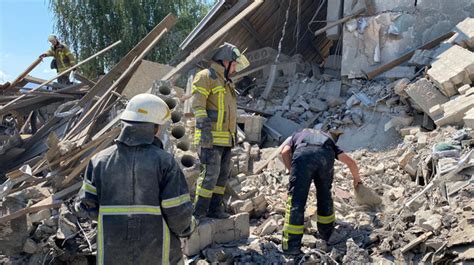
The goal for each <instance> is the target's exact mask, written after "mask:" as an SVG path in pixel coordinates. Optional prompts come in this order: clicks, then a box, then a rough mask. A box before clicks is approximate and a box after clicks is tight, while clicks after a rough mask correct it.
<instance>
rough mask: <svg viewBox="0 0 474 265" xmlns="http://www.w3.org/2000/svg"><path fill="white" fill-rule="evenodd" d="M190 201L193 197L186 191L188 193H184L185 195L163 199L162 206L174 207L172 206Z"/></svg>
mask: <svg viewBox="0 0 474 265" xmlns="http://www.w3.org/2000/svg"><path fill="white" fill-rule="evenodd" d="M189 201H191V199H190V197H189V193H186V194H183V195H181V196H178V197H174V198H170V199H166V200H163V201H162V202H161V207H163V208H172V207H176V206H180V205H183V204H185V203H187V202H189Z"/></svg>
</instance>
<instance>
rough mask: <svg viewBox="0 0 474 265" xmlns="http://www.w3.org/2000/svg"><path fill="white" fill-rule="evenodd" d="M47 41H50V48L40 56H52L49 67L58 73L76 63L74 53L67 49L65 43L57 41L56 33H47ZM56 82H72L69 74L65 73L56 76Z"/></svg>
mask: <svg viewBox="0 0 474 265" xmlns="http://www.w3.org/2000/svg"><path fill="white" fill-rule="evenodd" d="M48 41H49V42H50V43H51V48H50V49H49V50H48V51H47V52H45V53H43V54H41V55H40V58H45V57H50V56H53V57H54V59H53V61H51V69H56V71H57V72H58V74H59V73H62V72H64V71H66V70H67V69H69V68H70V67H72V66H74V65H75V64H76V59H75V58H74V55H73V54H72V53H71V51H70V50H69V47H68V46H67V45H66V44H63V43H61V42H59V40H58V38H57V37H56V35H49V36H48ZM58 83H60V84H65V85H70V84H72V82H71V81H70V80H69V74H65V75H63V76H60V77H59V78H58Z"/></svg>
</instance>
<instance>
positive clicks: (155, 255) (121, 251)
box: [75, 94, 196, 264]
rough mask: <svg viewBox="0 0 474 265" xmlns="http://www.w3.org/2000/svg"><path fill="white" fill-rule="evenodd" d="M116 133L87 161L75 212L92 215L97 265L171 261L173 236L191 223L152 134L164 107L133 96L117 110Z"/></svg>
mask: <svg viewBox="0 0 474 265" xmlns="http://www.w3.org/2000/svg"><path fill="white" fill-rule="evenodd" d="M120 118H121V120H122V125H123V127H122V131H121V133H120V135H119V136H118V138H117V139H116V142H115V144H114V145H112V146H111V147H109V148H107V149H105V150H103V151H101V152H99V153H98V154H97V155H95V156H94V157H93V158H92V160H91V162H90V163H89V165H88V167H87V169H86V172H85V178H84V183H83V186H82V189H81V191H80V193H79V201H78V203H76V207H75V208H76V210H77V211H78V212H79V213H87V215H88V216H89V217H95V218H98V229H97V245H98V251H97V264H177V263H179V262H182V261H183V260H182V257H183V254H182V252H181V243H180V240H179V238H178V237H184V236H189V235H190V234H191V233H192V232H193V230H194V227H195V225H196V223H195V219H194V217H193V216H192V213H193V205H192V202H191V199H190V196H189V192H188V187H187V184H186V181H185V178H184V175H183V173H182V172H181V170H180V168H179V166H178V165H177V163H176V162H175V160H174V158H173V156H171V155H170V154H168V153H166V152H165V151H164V150H163V144H162V143H161V141H160V140H159V139H158V138H156V137H155V135H156V134H157V132H158V130H159V125H161V124H164V123H165V122H166V121H167V120H169V118H170V110H169V108H168V106H167V105H166V103H165V102H164V101H163V100H161V99H160V98H159V97H157V96H155V95H151V94H139V95H137V96H135V97H133V98H132V99H131V100H130V102H129V103H128V104H127V107H126V109H125V111H124V112H123V113H122V114H121V117H120Z"/></svg>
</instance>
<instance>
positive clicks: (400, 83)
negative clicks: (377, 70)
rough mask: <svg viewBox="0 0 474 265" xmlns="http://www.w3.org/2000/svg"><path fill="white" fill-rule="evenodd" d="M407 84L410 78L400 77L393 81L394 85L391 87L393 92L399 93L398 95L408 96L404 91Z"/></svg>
mask: <svg viewBox="0 0 474 265" xmlns="http://www.w3.org/2000/svg"><path fill="white" fill-rule="evenodd" d="M408 84H410V79H408V78H402V79H399V80H397V81H395V85H394V87H393V90H394V92H395V94H397V95H399V96H400V97H405V98H406V97H408V94H407V93H406V92H405V89H406V88H407V86H408Z"/></svg>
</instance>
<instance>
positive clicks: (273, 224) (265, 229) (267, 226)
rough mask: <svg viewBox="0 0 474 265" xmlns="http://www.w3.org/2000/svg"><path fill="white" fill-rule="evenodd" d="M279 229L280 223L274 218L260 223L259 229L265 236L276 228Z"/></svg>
mask: <svg viewBox="0 0 474 265" xmlns="http://www.w3.org/2000/svg"><path fill="white" fill-rule="evenodd" d="M277 229H278V223H277V221H276V220H275V219H273V218H268V219H267V220H266V221H265V222H264V223H263V224H261V225H260V227H259V230H260V236H265V235H269V234H271V233H273V232H275V230H277Z"/></svg>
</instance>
